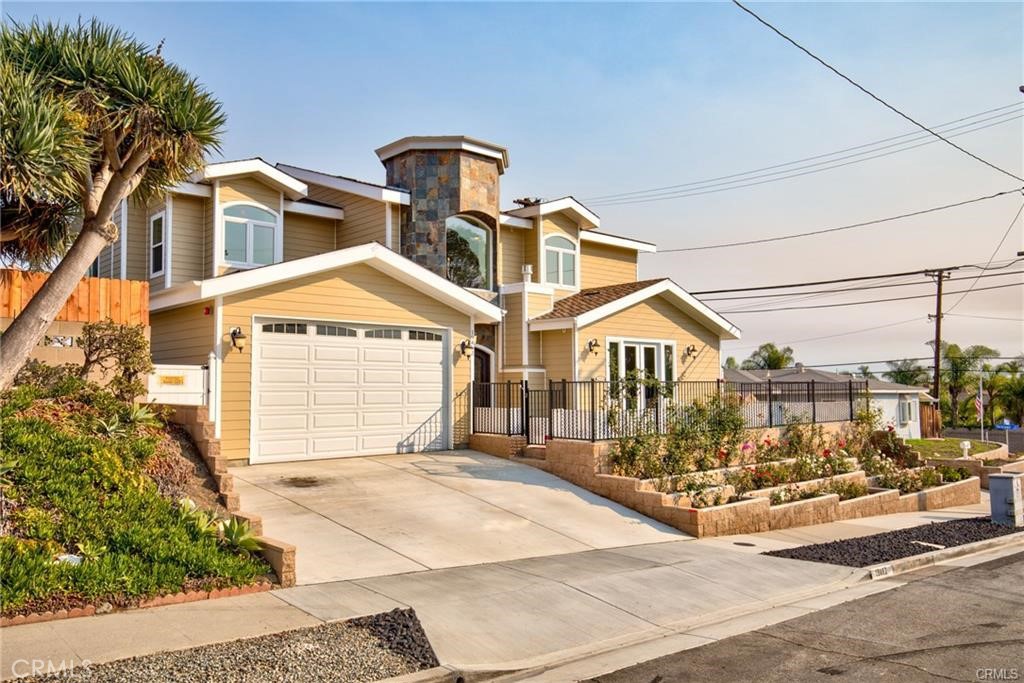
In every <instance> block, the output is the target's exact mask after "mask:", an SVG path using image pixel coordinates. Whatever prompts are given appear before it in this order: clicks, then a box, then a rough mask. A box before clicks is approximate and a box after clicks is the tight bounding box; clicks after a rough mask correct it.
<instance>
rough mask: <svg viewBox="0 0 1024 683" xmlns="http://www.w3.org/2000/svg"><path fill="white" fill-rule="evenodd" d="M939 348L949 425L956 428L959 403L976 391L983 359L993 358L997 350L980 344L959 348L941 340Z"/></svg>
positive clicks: (997, 353) (958, 423)
mask: <svg viewBox="0 0 1024 683" xmlns="http://www.w3.org/2000/svg"><path fill="white" fill-rule="evenodd" d="M939 349H940V354H939V357H940V359H941V360H940V368H941V372H942V382H943V384H944V386H945V387H946V391H947V392H948V393H949V418H950V425H951V426H952V427H954V428H956V427H958V426H960V409H961V407H962V405H961V403H962V402H966V401H967V397H968V396H970V395H971V394H973V393H974V392H976V391H977V386H978V370H980V369H981V366H982V363H983V361H984V360H985V359H987V358H995V357H996V356H998V355H999V352H998V351H996V350H995V349H993V348H990V347H988V346H984V345H981V344H975V345H974V346H968V347H966V348H961V347H960V346H958V345H957V344H951V343H949V342H942V345H941V346H940V347H939Z"/></svg>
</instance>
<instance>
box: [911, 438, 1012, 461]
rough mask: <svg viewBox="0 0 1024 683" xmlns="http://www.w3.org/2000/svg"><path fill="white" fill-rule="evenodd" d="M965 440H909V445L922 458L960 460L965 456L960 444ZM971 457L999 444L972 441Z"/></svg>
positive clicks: (992, 448)
mask: <svg viewBox="0 0 1024 683" xmlns="http://www.w3.org/2000/svg"><path fill="white" fill-rule="evenodd" d="M961 441H964V439H956V438H952V439H907V445H908V446H910V447H911V448H913V449H914V450H915V451H917V452H919V453H920V454H921V457H922V458H959V457H961V455H962V454H963V453H962V451H961V450H960V442H961ZM970 442H971V450H970V451H969V452H970V454H971V455H978V454H979V453H986V452H988V451H992V450H995V449H996V448H998V447H999V444H995V443H990V442H987V441H978V440H976V439H970Z"/></svg>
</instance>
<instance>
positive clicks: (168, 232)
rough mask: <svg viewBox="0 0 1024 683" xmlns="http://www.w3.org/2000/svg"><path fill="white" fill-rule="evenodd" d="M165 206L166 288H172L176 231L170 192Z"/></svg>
mask: <svg viewBox="0 0 1024 683" xmlns="http://www.w3.org/2000/svg"><path fill="white" fill-rule="evenodd" d="M164 206H165V208H164V289H170V287H171V285H172V284H173V282H174V281H173V280H172V279H171V265H172V264H173V262H174V251H173V247H172V246H171V240H172V236H173V233H174V228H173V226H174V200H173V199H172V198H171V195H170V194H168V195H167V198H166V199H165V200H164ZM150 258H152V256H150Z"/></svg>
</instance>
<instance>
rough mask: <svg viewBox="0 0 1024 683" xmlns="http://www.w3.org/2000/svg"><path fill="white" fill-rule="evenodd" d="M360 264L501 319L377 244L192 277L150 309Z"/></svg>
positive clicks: (490, 319) (487, 318)
mask: <svg viewBox="0 0 1024 683" xmlns="http://www.w3.org/2000/svg"><path fill="white" fill-rule="evenodd" d="M358 263H365V264H366V265H368V266H370V267H372V268H375V269H377V270H379V271H381V272H382V273H385V274H386V275H389V276H391V277H393V278H394V279H396V280H398V281H399V282H402V283H404V284H407V285H409V286H410V287H413V288H414V289H417V290H419V291H421V292H424V293H426V294H428V295H429V296H432V297H434V298H435V299H437V300H438V301H441V302H443V303H446V304H448V305H449V306H451V307H452V308H455V309H456V310H459V311H462V312H464V313H467V314H469V315H475V316H476V318H477V320H478V321H480V322H485V323H496V322H500V321H501V313H502V311H501V308H499V307H498V306H495V305H494V304H492V303H488V302H487V301H484V300H483V299H481V298H480V297H478V296H477V295H476V294H473V293H471V292H468V291H466V290H465V289H464V288H462V287H459V286H458V285H456V284H454V283H452V282H449V281H448V280H446V279H444V278H443V277H441V276H440V275H437V274H435V273H432V272H431V271H429V270H427V269H426V268H424V267H422V266H419V265H417V264H415V263H413V262H412V261H410V260H409V259H407V258H405V257H403V256H399V255H398V254H396V253H395V252H393V251H391V250H390V249H388V248H387V247H385V246H384V245H382V244H377V243H376V242H372V243H369V244H362V245H359V246H357V247H349V248H348V249H339V250H337V251H329V252H326V253H324V254H317V255H316V256H307V257H306V258H301V259H295V260H294V261H285V262H283V263H275V264H274V265H270V266H263V267H261V268H253V269H252V270H245V271H241V272H237V273H231V274H230V275H222V276H221V277H217V278H211V279H209V280H201V281H200V280H195V281H192V282H189V283H184V284H181V285H177V286H175V287H174V288H172V289H169V290H166V291H164V292H159V293H158V294H155V295H153V296H151V297H150V308H151V309H153V310H161V309H165V308H172V307H175V306H183V305H185V304H188V303H192V302H193V301H204V300H206V299H213V298H216V297H218V296H228V295H231V294H237V293H239V292H244V291H246V290H250V289H257V288H259V287H266V286H268V285H272V284H276V283H278V282H285V281H287V280H293V279H296V278H300V277H306V276H308V275H314V274H316V273H320V272H324V271H327V270H334V269H336V268H344V267H345V266H351V265H355V264H358Z"/></svg>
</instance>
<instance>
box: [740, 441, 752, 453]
mask: <svg viewBox="0 0 1024 683" xmlns="http://www.w3.org/2000/svg"><path fill="white" fill-rule="evenodd" d="M753 447H754V444H752V443H750V442H749V441H744V442H743V448H742V449H741V450H742V451H743V452H747V451H749V450H750V449H751V448H753Z"/></svg>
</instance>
